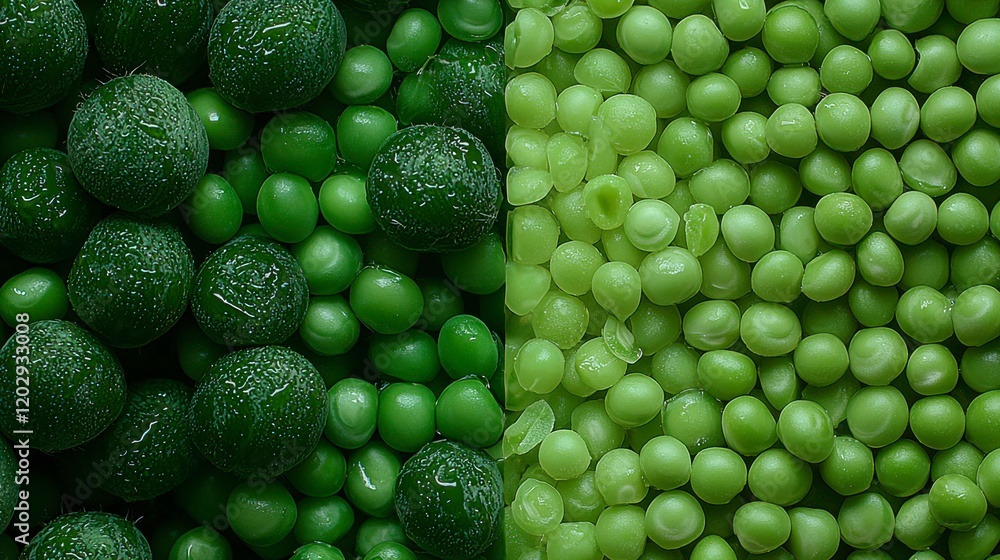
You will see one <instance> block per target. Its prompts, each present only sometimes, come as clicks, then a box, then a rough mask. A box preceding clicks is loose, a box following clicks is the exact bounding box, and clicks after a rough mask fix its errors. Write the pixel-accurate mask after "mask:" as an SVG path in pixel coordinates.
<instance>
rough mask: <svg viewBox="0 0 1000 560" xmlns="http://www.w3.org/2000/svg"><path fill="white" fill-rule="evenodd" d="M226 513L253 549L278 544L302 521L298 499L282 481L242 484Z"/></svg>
mask: <svg viewBox="0 0 1000 560" xmlns="http://www.w3.org/2000/svg"><path fill="white" fill-rule="evenodd" d="M225 511H226V517H227V518H228V520H229V525H230V527H231V528H232V529H233V532H234V533H236V536H238V537H239V538H240V539H242V540H243V542H245V543H247V544H249V545H251V546H271V545H274V544H277V543H278V542H280V541H281V540H282V539H284V538H285V537H286V536H288V535H289V534H290V533H291V532H292V528H293V527H294V526H295V522H296V519H297V517H298V515H297V513H298V512H297V510H296V507H295V499H294V498H292V495H291V494H290V493H289V492H288V489H286V488H285V486H284V484H282V483H281V482H279V481H274V482H260V481H257V482H256V483H255V484H253V485H251V484H250V483H248V482H244V483H242V484H240V485H239V486H237V487H236V488H234V489H233V491H232V493H231V494H230V495H229V501H228V503H227V504H226V510H225Z"/></svg>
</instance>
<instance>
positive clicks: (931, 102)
mask: <svg viewBox="0 0 1000 560" xmlns="http://www.w3.org/2000/svg"><path fill="white" fill-rule="evenodd" d="M976 116H977V115H976V101H975V99H973V98H972V94H971V93H969V92H967V91H965V90H964V89H962V88H960V87H955V86H949V87H943V88H940V89H938V90H935V91H934V93H932V94H930V96H928V97H927V100H926V101H924V104H923V106H922V107H921V108H920V131H921V132H923V133H924V135H925V136H926V137H927V138H929V139H931V140H933V141H935V142H939V143H947V142H951V141H953V140H957V139H958V138H959V137H960V136H962V135H963V134H965V133H966V132H968V131H969V130H970V129H971V128H972V125H973V124H975V123H976Z"/></svg>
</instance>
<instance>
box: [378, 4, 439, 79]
mask: <svg viewBox="0 0 1000 560" xmlns="http://www.w3.org/2000/svg"><path fill="white" fill-rule="evenodd" d="M440 42H441V24H440V23H438V20H437V18H435V17H434V15H433V14H431V13H430V12H428V11H427V10H423V9H420V8H412V9H409V10H406V11H404V12H403V13H401V14H399V17H398V18H396V22H395V23H394V24H393V26H392V31H390V32H389V38H388V39H387V40H386V45H385V50H386V53H388V55H389V60H391V61H392V63H393V64H394V65H395V66H396V68H399V69H400V70H401V71H403V72H415V71H416V70H418V69H420V67H421V66H423V65H424V63H425V62H427V59H428V58H430V57H431V56H433V55H434V53H435V52H437V49H438V45H439V44H440Z"/></svg>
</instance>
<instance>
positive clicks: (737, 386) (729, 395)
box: [698, 350, 757, 401]
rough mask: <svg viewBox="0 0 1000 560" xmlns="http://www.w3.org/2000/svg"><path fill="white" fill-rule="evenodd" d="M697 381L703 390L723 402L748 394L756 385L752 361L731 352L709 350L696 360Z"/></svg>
mask: <svg viewBox="0 0 1000 560" xmlns="http://www.w3.org/2000/svg"><path fill="white" fill-rule="evenodd" d="M698 380H699V381H700V382H701V385H702V386H703V387H704V388H705V390H706V391H707V392H708V393H709V394H711V395H712V396H714V397H715V398H717V399H719V400H723V401H728V400H732V399H734V398H736V397H738V396H740V395H746V394H748V393H749V392H750V391H751V389H753V387H754V385H756V383H757V370H756V367H755V366H754V363H753V360H751V359H750V358H749V357H748V356H746V355H744V354H740V353H739V352H734V351H732V350H711V351H709V352H706V353H704V354H702V356H701V358H699V359H698Z"/></svg>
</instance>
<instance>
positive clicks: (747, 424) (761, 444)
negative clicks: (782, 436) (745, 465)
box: [722, 395, 778, 455]
mask: <svg viewBox="0 0 1000 560" xmlns="http://www.w3.org/2000/svg"><path fill="white" fill-rule="evenodd" d="M722 435H723V436H724V437H725V438H726V445H728V446H729V447H730V448H731V449H733V450H735V451H737V452H739V453H741V454H743V455H756V454H758V453H760V452H762V451H764V450H765V449H768V448H769V447H771V446H772V445H774V442H775V441H777V438H778V436H777V432H776V431H775V420H774V417H773V416H772V415H771V412H770V411H769V410H768V408H767V406H766V405H765V404H764V403H763V402H761V401H760V400H759V399H757V398H756V397H753V396H750V395H743V396H739V397H736V398H735V399H733V400H731V401H729V402H728V403H726V408H725V409H723V411H722Z"/></svg>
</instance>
